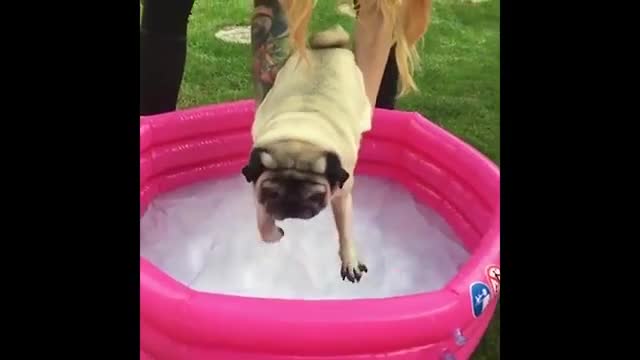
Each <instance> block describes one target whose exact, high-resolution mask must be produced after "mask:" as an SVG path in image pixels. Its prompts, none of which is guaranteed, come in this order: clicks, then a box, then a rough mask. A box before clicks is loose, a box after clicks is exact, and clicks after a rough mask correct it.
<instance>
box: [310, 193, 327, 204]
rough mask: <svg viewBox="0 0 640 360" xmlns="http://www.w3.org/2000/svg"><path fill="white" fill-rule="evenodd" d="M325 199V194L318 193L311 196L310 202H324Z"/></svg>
mask: <svg viewBox="0 0 640 360" xmlns="http://www.w3.org/2000/svg"><path fill="white" fill-rule="evenodd" d="M324 198H325V194H322V193H317V194H313V195H311V196H309V201H312V202H323V201H324Z"/></svg>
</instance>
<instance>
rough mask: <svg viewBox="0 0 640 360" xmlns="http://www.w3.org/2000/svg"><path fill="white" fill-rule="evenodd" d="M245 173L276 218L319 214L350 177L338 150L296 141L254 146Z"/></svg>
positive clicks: (262, 201)
mask: <svg viewBox="0 0 640 360" xmlns="http://www.w3.org/2000/svg"><path fill="white" fill-rule="evenodd" d="M242 173H243V175H244V176H245V178H246V179H247V181H248V182H253V183H254V186H255V194H256V198H257V201H258V204H259V205H260V206H264V208H265V210H266V212H267V213H268V214H269V215H271V216H273V218H274V219H276V220H284V219H310V218H312V217H314V216H316V215H317V214H318V213H320V212H321V211H322V210H323V209H324V208H326V207H327V205H328V204H329V202H330V200H331V196H332V195H333V193H334V192H335V191H336V190H338V189H339V188H341V187H342V185H343V184H344V182H345V181H346V180H347V179H348V178H349V174H347V172H346V171H344V169H342V167H341V165H340V160H339V159H338V157H337V156H336V155H335V154H333V153H327V152H324V151H321V150H319V149H317V148H316V147H314V146H312V145H308V144H301V143H295V142H281V143H277V144H273V145H272V146H269V148H255V149H253V151H252V152H251V157H250V159H249V163H248V164H247V165H246V166H245V167H244V168H243V169H242Z"/></svg>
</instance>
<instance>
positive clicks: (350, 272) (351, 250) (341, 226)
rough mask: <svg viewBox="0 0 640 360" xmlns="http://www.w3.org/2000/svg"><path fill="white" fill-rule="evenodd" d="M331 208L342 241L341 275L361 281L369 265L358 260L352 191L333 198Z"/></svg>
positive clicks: (340, 241) (353, 280) (354, 280)
mask: <svg viewBox="0 0 640 360" xmlns="http://www.w3.org/2000/svg"><path fill="white" fill-rule="evenodd" d="M331 210H332V211H333V218H334V220H335V222H336V228H337V230H338V241H339V243H340V250H339V254H340V260H341V261H342V266H341V268H340V276H341V277H342V280H344V279H345V278H346V279H347V280H349V281H351V282H356V281H357V282H360V278H362V275H363V273H366V272H367V271H368V269H367V266H366V265H365V264H363V263H361V262H360V261H359V260H358V255H357V253H356V247H355V243H354V241H353V232H352V228H351V225H352V221H353V219H352V214H353V199H352V196H351V193H347V194H344V195H339V196H336V197H334V198H333V199H332V200H331Z"/></svg>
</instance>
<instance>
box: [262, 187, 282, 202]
mask: <svg viewBox="0 0 640 360" xmlns="http://www.w3.org/2000/svg"><path fill="white" fill-rule="evenodd" d="M262 197H264V198H265V199H267V200H273V199H277V198H278V192H277V191H273V190H270V189H264V190H262Z"/></svg>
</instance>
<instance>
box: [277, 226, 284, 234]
mask: <svg viewBox="0 0 640 360" xmlns="http://www.w3.org/2000/svg"><path fill="white" fill-rule="evenodd" d="M278 232H279V233H280V236H284V230H282V228H281V227H279V226H278Z"/></svg>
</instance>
